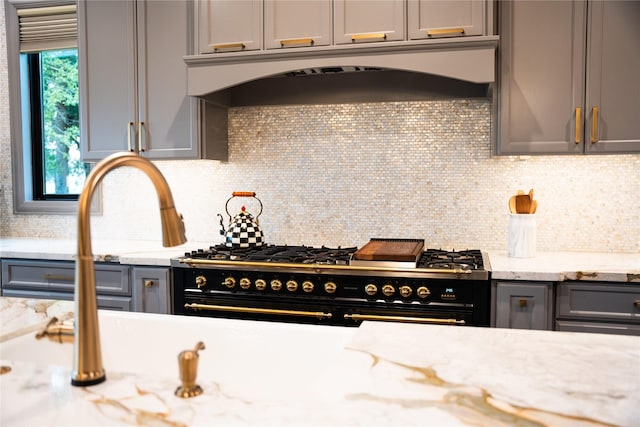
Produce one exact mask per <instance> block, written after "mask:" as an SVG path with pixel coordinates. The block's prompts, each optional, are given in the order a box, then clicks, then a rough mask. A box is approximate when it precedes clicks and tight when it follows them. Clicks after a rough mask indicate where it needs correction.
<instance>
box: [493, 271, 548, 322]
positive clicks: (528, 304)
mask: <svg viewBox="0 0 640 427" xmlns="http://www.w3.org/2000/svg"><path fill="white" fill-rule="evenodd" d="M551 292H552V284H550V283H514V282H498V285H497V292H496V327H497V328H511V329H539V330H550V329H551V328H552V327H553V322H552V316H553V311H552V301H553V299H552V297H551Z"/></svg>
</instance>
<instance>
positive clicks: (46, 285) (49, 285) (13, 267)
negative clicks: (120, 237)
mask: <svg viewBox="0 0 640 427" xmlns="http://www.w3.org/2000/svg"><path fill="white" fill-rule="evenodd" d="M95 272H96V291H97V293H99V294H111V295H127V296H130V295H131V289H130V286H129V267H127V266H122V265H119V264H115V265H112V264H95ZM74 278H75V263H74V262H73V261H47V262H42V261H31V260H2V289H3V290H4V289H25V290H42V291H71V292H73V290H74V280H75V279H74Z"/></svg>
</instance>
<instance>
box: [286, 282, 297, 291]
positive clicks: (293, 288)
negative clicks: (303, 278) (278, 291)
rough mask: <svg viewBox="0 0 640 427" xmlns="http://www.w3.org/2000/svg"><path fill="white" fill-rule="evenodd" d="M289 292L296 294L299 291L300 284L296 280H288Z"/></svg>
mask: <svg viewBox="0 0 640 427" xmlns="http://www.w3.org/2000/svg"><path fill="white" fill-rule="evenodd" d="M287 290H288V291H289V292H295V291H297V290H298V282H296V281H295V280H288V281H287Z"/></svg>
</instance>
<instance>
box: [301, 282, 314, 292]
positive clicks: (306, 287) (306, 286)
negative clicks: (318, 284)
mask: <svg viewBox="0 0 640 427" xmlns="http://www.w3.org/2000/svg"><path fill="white" fill-rule="evenodd" d="M314 287H315V286H313V282H311V281H309V280H305V281H304V282H302V290H303V291H305V292H306V293H310V292H313V288H314Z"/></svg>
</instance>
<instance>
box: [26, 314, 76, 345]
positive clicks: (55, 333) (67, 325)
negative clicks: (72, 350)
mask: <svg viewBox="0 0 640 427" xmlns="http://www.w3.org/2000/svg"><path fill="white" fill-rule="evenodd" d="M74 335H75V331H74V327H73V322H64V321H61V320H58V318H57V317H52V318H51V319H50V320H49V323H47V326H45V327H44V329H42V330H41V331H39V332H38V333H37V334H36V339H38V340H41V339H43V338H48V339H49V340H50V341H53V342H58V343H61V344H63V343H73V342H74Z"/></svg>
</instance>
